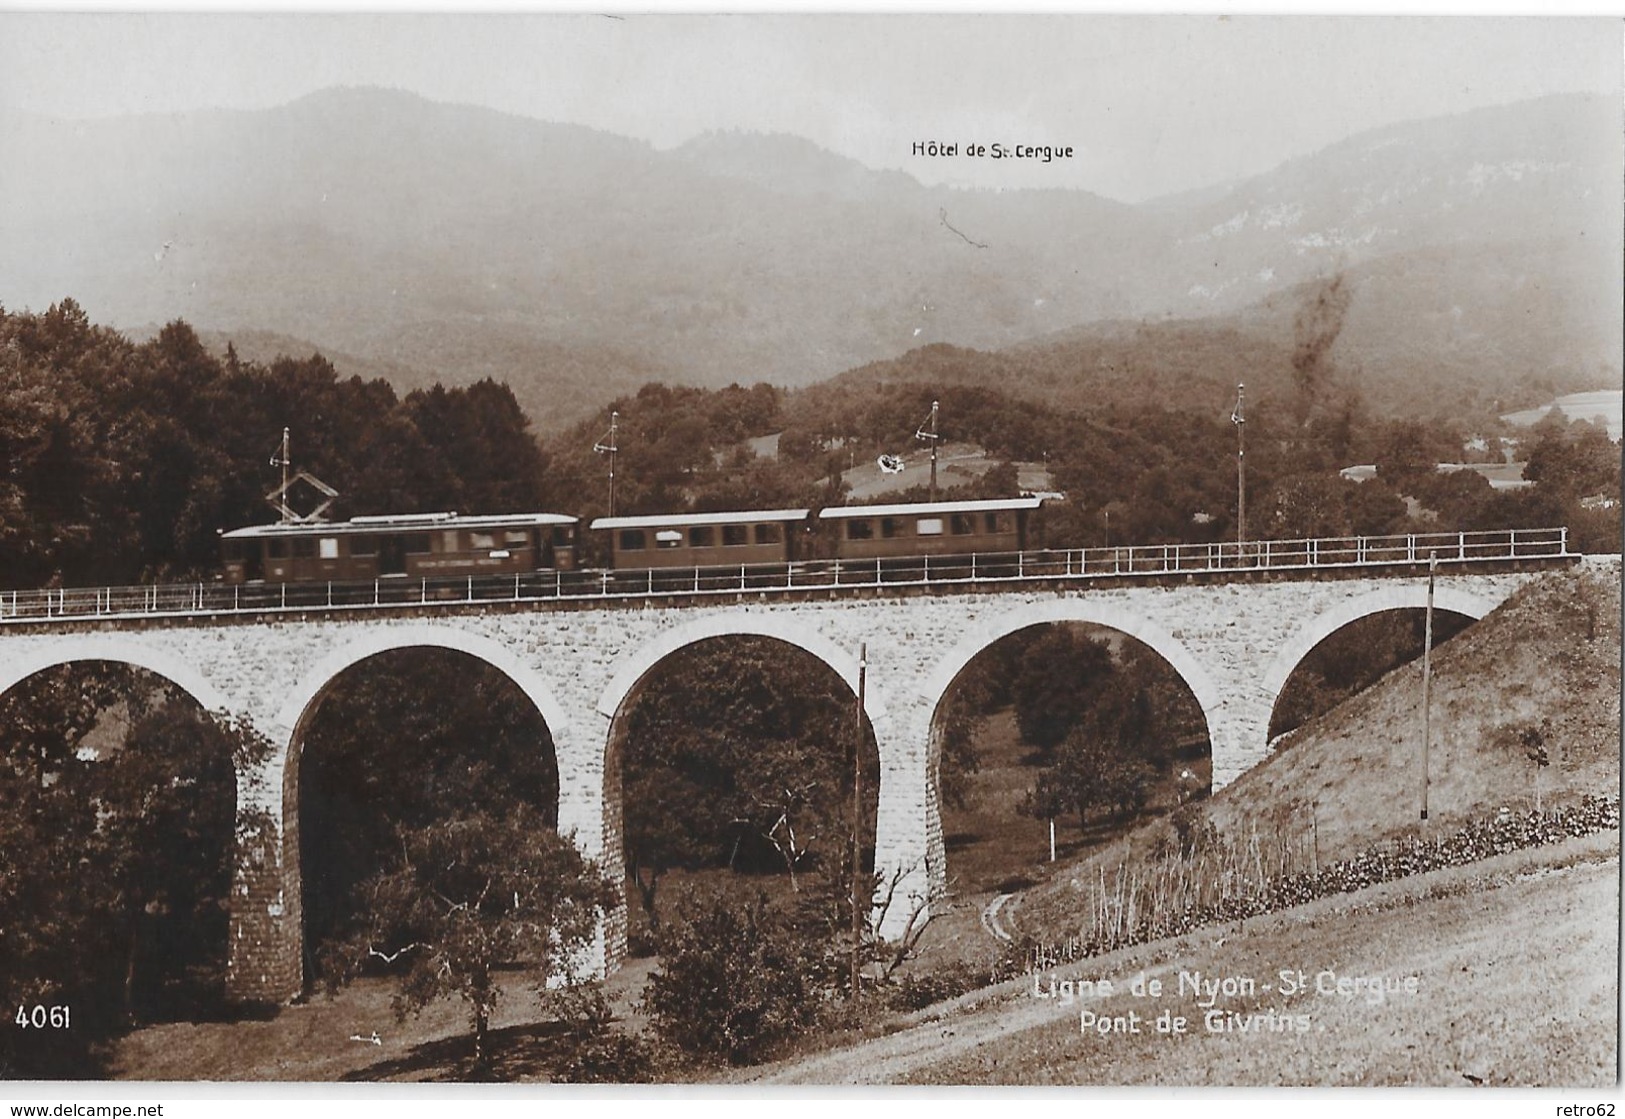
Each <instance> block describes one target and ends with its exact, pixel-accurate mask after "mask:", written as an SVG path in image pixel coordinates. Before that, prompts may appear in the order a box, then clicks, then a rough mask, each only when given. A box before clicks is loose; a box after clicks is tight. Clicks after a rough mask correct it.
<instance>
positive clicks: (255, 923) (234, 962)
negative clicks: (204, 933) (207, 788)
mask: <svg viewBox="0 0 1625 1119" xmlns="http://www.w3.org/2000/svg"><path fill="white" fill-rule="evenodd" d="M268 737H269V738H270V740H271V743H272V747H273V748H272V753H271V756H270V757H268V758H267V759H266V760H265V761H264V762H262V763H261V764H260V765H258V766H254V767H248V768H244V767H239V769H238V772H237V841H236V851H235V856H234V858H233V865H232V882H231V932H230V936H231V941H230V944H229V945H228V957H227V963H226V996H227V997H228V998H229V999H231V1000H232V1001H233V1002H264V1003H283V1002H288V1001H290V1000H292V999H294V998H297V997H298V996H299V994H300V993H301V992H302V991H303V989H304V977H305V973H304V959H303V952H304V921H303V908H302V905H301V901H302V898H303V893H302V891H301V888H300V878H299V820H298V803H299V802H298V788H297V783H296V781H295V780H294V777H295V771H296V770H297V759H296V758H294V759H292V764H291V765H290V747H291V744H292V739H293V733H292V732H291V731H287V730H285V729H278V728H272V731H271V733H270V734H269V735H268Z"/></svg>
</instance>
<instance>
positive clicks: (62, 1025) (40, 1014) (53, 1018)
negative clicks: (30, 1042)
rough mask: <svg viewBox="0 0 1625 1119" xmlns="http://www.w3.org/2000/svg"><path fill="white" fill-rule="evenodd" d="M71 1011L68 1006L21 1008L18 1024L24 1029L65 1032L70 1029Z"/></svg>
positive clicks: (18, 1013) (19, 1008) (18, 1011)
mask: <svg viewBox="0 0 1625 1119" xmlns="http://www.w3.org/2000/svg"><path fill="white" fill-rule="evenodd" d="M70 1010H71V1008H70V1007H66V1006H34V1007H28V1006H19V1007H18V1008H17V1024H18V1025H19V1026H21V1027H23V1029H27V1028H28V1027H30V1026H32V1027H34V1029H36V1030H43V1029H53V1030H65V1029H67V1028H68V1027H69V1013H70Z"/></svg>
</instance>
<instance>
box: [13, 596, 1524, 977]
mask: <svg viewBox="0 0 1625 1119" xmlns="http://www.w3.org/2000/svg"><path fill="white" fill-rule="evenodd" d="M1532 577H1534V575H1533V573H1529V572H1520V573H1508V574H1447V575H1441V576H1440V577H1439V579H1438V591H1437V597H1436V605H1437V606H1438V608H1440V609H1444V610H1451V611H1455V612H1458V613H1462V614H1466V615H1468V616H1470V617H1474V618H1478V617H1482V616H1483V615H1484V614H1485V613H1487V612H1488V611H1489V610H1490V609H1492V608H1494V606H1496V605H1498V604H1499V603H1500V602H1501V601H1503V600H1504V599H1505V598H1506V597H1507V596H1508V595H1510V594H1511V593H1512V592H1513V591H1514V590H1515V589H1516V588H1517V587H1518V586H1520V585H1522V584H1523V583H1524V582H1526V581H1528V580H1529V579H1530V578H1532ZM1425 595H1426V581H1425V579H1421V578H1417V577H1415V576H1411V577H1407V578H1394V577H1388V578H1382V577H1375V576H1374V577H1361V578H1344V579H1336V580H1300V581H1280V582H1262V583H1259V582H1253V583H1221V584H1204V585H1184V584H1180V585H1169V584H1164V585H1152V586H1113V587H1098V586H1091V587H1088V588H1085V589H1076V588H1048V587H1046V588H1041V589H1030V588H1020V589H1014V588H1012V589H1008V590H1006V589H1001V590H998V591H991V592H990V591H981V592H977V593H962V594H946V593H932V594H910V593H898V594H885V595H883V594H878V593H870V594H865V595H842V596H840V597H828V598H807V599H805V600H799V601H792V600H788V599H785V598H769V597H767V596H761V597H756V596H745V595H741V596H728V597H727V598H726V599H694V600H689V601H683V602H666V603H656V602H639V603H631V604H625V603H616V602H614V601H613V600H604V601H603V602H602V603H601V604H593V605H590V606H584V605H583V604H582V603H581V602H579V601H577V602H570V603H568V604H564V605H560V604H551V603H540V604H536V603H528V604H523V605H518V604H516V605H513V606H497V605H479V606H438V607H424V608H418V609H414V610H406V609H398V610H388V611H371V610H367V611H353V612H344V611H331V612H318V611H310V612H304V613H290V614H286V615H276V616H248V617H244V616H241V615H237V616H222V617H217V618H201V619H200V618H188V619H174V620H168V621H165V620H161V619H132V620H130V621H128V622H121V621H107V620H103V621H99V622H96V623H85V624H80V625H78V626H75V625H74V624H72V623H67V622H63V623H59V624H58V626H57V628H55V629H50V628H47V627H45V626H28V627H18V628H15V629H7V630H5V631H3V632H0V692H4V691H5V690H6V689H8V688H10V687H11V686H12V685H14V684H16V683H17V682H18V681H20V680H22V679H25V678H26V677H28V676H30V675H32V674H33V673H35V672H38V671H40V670H41V669H44V668H47V667H50V666H52V665H55V664H60V663H64V662H70V661H84V660H115V661H125V662H129V663H132V664H136V665H139V666H141V667H143V668H147V669H149V670H151V671H153V672H155V673H157V674H159V675H161V676H164V677H166V678H168V679H170V680H172V681H174V682H175V683H176V684H177V685H179V686H180V687H181V688H183V689H184V690H186V691H187V692H189V693H190V694H192V695H193V696H194V697H195V698H196V699H197V700H198V702H199V703H201V704H202V705H203V706H204V707H206V708H208V709H210V710H212V711H217V712H224V713H229V714H230V715H232V716H234V717H237V718H242V719H247V720H250V721H251V722H252V723H253V725H254V726H255V727H257V728H258V729H259V730H260V731H261V732H262V733H264V734H265V735H267V736H268V737H269V738H270V740H271V742H272V744H273V746H274V749H273V750H272V752H271V756H270V758H269V759H268V760H267V761H266V762H265V763H264V764H263V765H262V766H261V767H259V770H258V771H257V772H254V773H245V774H239V812H240V818H242V819H248V818H251V823H252V825H253V826H252V827H248V828H246V829H244V828H240V829H239V830H240V831H243V832H244V833H245V834H246V835H247V836H248V838H247V839H246V840H245V841H244V844H245V847H244V850H242V851H240V852H239V857H238V860H237V862H238V871H237V879H236V881H235V883H234V886H233V919H232V926H231V928H232V933H231V935H232V938H233V940H232V945H231V990H232V993H233V994H234V995H235V996H237V997H239V998H244V999H262V1000H274V1001H280V1000H286V999H289V998H292V997H294V996H296V995H297V994H299V992H300V989H301V985H302V976H303V970H304V969H303V949H302V943H301V941H302V925H301V919H300V913H301V891H300V874H299V869H300V868H299V821H298V811H297V809H298V771H299V745H300V732H301V728H302V726H303V725H304V723H305V721H306V719H307V718H308V717H309V715H310V713H311V712H312V711H314V710H315V708H316V706H317V705H319V704H320V702H321V698H322V695H323V694H324V693H325V691H326V690H327V689H328V688H329V687H330V686H331V685H332V684H333V683H334V682H335V681H336V680H337V679H338V678H339V677H340V676H341V675H342V673H343V672H344V671H345V669H347V668H349V667H350V666H352V665H354V664H356V663H358V662H359V661H361V660H364V659H366V658H367V657H371V656H375V655H378V654H380V653H383V652H386V651H389V650H391V649H398V648H407V647H421V646H428V647H437V648H446V649H452V650H456V651H458V652H463V653H467V654H468V655H470V656H474V657H478V658H479V659H481V660H483V661H486V662H487V663H489V664H492V665H494V666H495V667H496V668H498V669H499V670H501V671H502V672H504V673H506V674H507V675H508V676H509V677H510V678H512V679H513V680H514V681H515V683H516V684H518V685H519V687H520V688H521V689H522V690H523V691H524V692H525V694H526V695H527V696H528V697H529V698H530V700H531V701H532V702H533V703H534V704H535V705H536V707H537V709H538V711H540V713H541V714H542V716H543V718H544V719H545V720H546V722H547V725H548V728H549V730H550V731H551V733H552V737H553V745H554V750H555V753H556V755H557V761H558V771H559V805H558V826H559V831H560V833H561V834H566V835H571V836H573V837H574V840H575V842H576V843H577V845H578V846H579V847H580V849H581V851H582V853H583V854H585V855H587V856H588V857H591V858H594V859H597V860H599V862H600V865H601V866H602V867H603V868H604V870H605V871H606V872H607V873H609V874H611V875H615V876H620V875H622V874H623V873H624V867H623V865H622V852H621V804H620V795H621V794H620V775H619V762H618V757H619V750H618V748H617V746H616V737H617V732H618V731H619V729H620V726H619V724H620V718H621V716H622V714H623V713H624V711H625V710H626V709H627V707H628V705H629V703H631V702H635V696H636V691H637V688H638V685H639V683H640V682H641V681H642V680H643V679H644V678H645V677H646V676H647V674H648V673H649V672H650V671H651V670H652V669H654V668H655V667H656V666H657V665H658V664H660V663H661V662H662V661H663V660H664V659H665V658H666V657H668V656H670V655H671V654H673V653H674V652H676V651H677V650H679V649H682V648H685V647H687V646H688V645H691V644H693V643H695V642H697V641H702V640H706V639H708V638H712V637H722V636H729V635H743V634H755V635H761V636H766V637H772V638H775V639H778V640H781V641H785V642H787V643H789V644H791V645H794V646H797V647H799V648H801V649H804V650H806V651H808V652H810V653H812V654H813V655H814V656H816V657H818V658H819V659H820V660H822V661H824V663H826V664H827V665H828V666H829V667H830V668H831V669H832V670H833V671H834V672H835V673H836V674H837V675H839V676H840V677H841V679H842V680H843V681H845V682H846V683H847V685H848V686H849V687H851V688H852V689H853V690H854V693H855V691H856V687H857V682H858V658H859V652H860V649H866V650H867V656H868V675H867V681H866V683H867V688H866V705H865V706H866V711H867V714H868V717H869V721H870V723H871V725H872V727H873V729H874V733H875V738H876V742H877V744H878V748H879V754H880V768H881V784H880V794H879V812H878V819H877V830H876V844H875V846H876V852H875V863H876V869H877V871H879V872H881V873H882V874H883V875H884V876H886V877H887V878H890V877H891V876H892V875H894V874H895V875H897V876H899V878H900V880H901V883H902V884H901V887H900V888H899V889H898V891H897V897H898V901H897V903H895V904H894V905H893V906H892V907H891V909H890V910H889V911H888V912H887V913H886V915H885V922H884V930H883V931H885V932H887V933H889V934H896V933H897V932H899V931H901V928H902V926H903V924H904V923H906V921H907V919H908V916H909V909H910V908H911V906H912V905H917V904H925V903H928V902H929V901H930V900H932V899H935V898H939V897H940V896H941V895H942V893H943V892H944V890H945V889H946V883H947V880H948V879H947V865H946V859H945V852H944V844H943V838H942V822H941V815H940V808H939V799H938V794H937V774H936V766H937V758H938V755H939V753H940V743H939V742H938V741H937V734H938V730H937V724H936V716H937V711H938V708H939V705H940V704H941V701H942V699H943V697H944V696H945V695H946V694H947V692H948V689H949V688H951V687H952V685H953V682H954V679H955V678H956V677H957V676H958V674H959V673H960V672H961V671H962V670H963V669H964V668H965V666H966V665H967V664H969V663H970V661H971V660H972V659H973V658H974V657H975V656H976V655H977V654H978V653H980V652H981V651H982V650H984V649H986V648H987V647H988V646H989V645H991V644H992V643H993V642H995V641H997V640H999V639H1000V638H1002V637H1004V636H1006V635H1008V634H1011V633H1015V632H1016V631H1018V630H1021V629H1025V628H1028V627H1030V626H1034V625H1043V624H1047V623H1055V622H1090V623H1096V624H1099V625H1104V626H1110V627H1113V628H1116V629H1118V630H1121V631H1122V632H1124V633H1126V634H1128V635H1130V636H1132V637H1135V638H1137V639H1138V640H1140V641H1142V642H1144V643H1145V644H1147V645H1148V646H1150V647H1151V648H1152V649H1153V650H1154V651H1155V652H1157V653H1158V654H1159V655H1161V656H1162V657H1163V659H1164V660H1166V661H1167V662H1168V663H1169V664H1170V665H1171V666H1172V667H1173V668H1174V670H1175V671H1176V672H1178V673H1179V675H1180V676H1181V677H1182V678H1183V679H1184V681H1185V683H1186V684H1187V685H1189V687H1190V689H1191V691H1192V692H1193V693H1194V695H1195V697H1196V699H1197V701H1198V703H1199V704H1200V705H1201V708H1202V711H1203V714H1204V716H1205V718H1206V721H1207V727H1208V734H1209V738H1210V741H1211V743H1212V748H1213V784H1214V787H1215V789H1217V788H1221V787H1223V786H1224V785H1226V784H1228V783H1229V782H1231V781H1233V780H1234V779H1235V778H1236V777H1237V776H1239V775H1240V774H1241V773H1243V772H1244V771H1245V770H1247V769H1248V768H1249V767H1251V766H1253V765H1255V764H1257V763H1258V762H1259V761H1260V760H1262V759H1263V758H1264V757H1265V756H1266V754H1267V753H1268V750H1269V744H1268V741H1267V736H1268V729H1269V720H1270V714H1271V712H1272V710H1273V708H1274V705H1275V700H1276V698H1277V697H1278V696H1279V694H1280V691H1281V688H1282V687H1283V686H1284V684H1285V683H1286V679H1287V677H1288V676H1289V675H1290V674H1291V671H1292V669H1293V668H1294V667H1295V666H1296V665H1297V663H1298V662H1299V661H1301V660H1302V658H1303V656H1304V655H1306V654H1307V653H1308V652H1309V651H1310V650H1311V649H1313V648H1314V646H1315V645H1316V644H1318V643H1319V642H1320V641H1321V640H1323V639H1324V638H1325V637H1327V636H1329V635H1330V634H1331V633H1333V632H1335V631H1336V630H1337V629H1338V628H1341V627H1342V626H1344V625H1347V624H1348V623H1349V622H1351V621H1354V620H1356V619H1358V618H1360V617H1364V616H1366V615H1368V614H1372V613H1377V612H1379V611H1382V610H1392V609H1401V608H1409V607H1420V606H1422V605H1423V604H1424V602H1425ZM625 938H626V914H625V912H624V909H623V910H618V911H617V912H616V913H613V914H610V915H608V917H607V919H606V922H605V925H604V928H603V930H602V932H601V934H600V935H599V937H598V938H597V943H596V945H595V947H594V952H593V959H592V961H591V964H592V966H593V967H594V968H596V969H598V970H600V971H601V970H604V969H607V968H613V967H614V966H616V964H617V963H618V961H619V959H620V958H621V956H622V954H623V953H624V949H625Z"/></svg>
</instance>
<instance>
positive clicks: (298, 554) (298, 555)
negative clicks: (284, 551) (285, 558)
mask: <svg viewBox="0 0 1625 1119" xmlns="http://www.w3.org/2000/svg"><path fill="white" fill-rule="evenodd" d="M315 555H316V541H314V540H312V539H311V538H310V537H308V536H301V537H298V538H296V539H295V540H294V542H293V558H294V559H311V558H312V557H314V556H315Z"/></svg>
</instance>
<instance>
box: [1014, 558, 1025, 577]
mask: <svg viewBox="0 0 1625 1119" xmlns="http://www.w3.org/2000/svg"><path fill="white" fill-rule="evenodd" d="M1026 577H1027V553H1026V552H1017V553H1016V578H1017V579H1025V578H1026Z"/></svg>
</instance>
